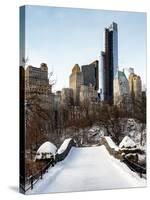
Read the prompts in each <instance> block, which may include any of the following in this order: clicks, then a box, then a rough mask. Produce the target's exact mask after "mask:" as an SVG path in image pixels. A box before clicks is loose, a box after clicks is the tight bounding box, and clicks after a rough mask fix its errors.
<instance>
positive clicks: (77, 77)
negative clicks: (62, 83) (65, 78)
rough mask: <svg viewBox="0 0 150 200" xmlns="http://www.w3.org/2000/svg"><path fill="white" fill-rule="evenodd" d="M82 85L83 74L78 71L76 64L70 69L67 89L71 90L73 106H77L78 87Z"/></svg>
mask: <svg viewBox="0 0 150 200" xmlns="http://www.w3.org/2000/svg"><path fill="white" fill-rule="evenodd" d="M81 85H83V73H82V72H81V71H80V67H79V65H78V64H75V66H74V67H73V69H72V73H71V75H70V77H69V87H70V88H72V89H73V99H74V103H75V105H78V104H79V101H80V99H79V95H80V86H81Z"/></svg>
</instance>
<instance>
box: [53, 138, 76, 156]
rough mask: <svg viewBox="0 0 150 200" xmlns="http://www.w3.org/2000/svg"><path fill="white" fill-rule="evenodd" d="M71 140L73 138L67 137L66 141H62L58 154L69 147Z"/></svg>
mask: <svg viewBox="0 0 150 200" xmlns="http://www.w3.org/2000/svg"><path fill="white" fill-rule="evenodd" d="M71 140H72V138H67V139H65V140H64V142H63V143H62V145H61V146H60V147H59V149H58V151H57V153H58V154H61V153H63V152H64V151H65V150H66V148H67V147H68V144H69V142H70V141H71Z"/></svg>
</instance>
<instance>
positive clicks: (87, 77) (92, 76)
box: [81, 60, 99, 90]
mask: <svg viewBox="0 0 150 200" xmlns="http://www.w3.org/2000/svg"><path fill="white" fill-rule="evenodd" d="M81 68H82V73H83V84H84V85H86V86H89V85H92V86H94V88H95V90H98V89H99V69H98V60H96V61H94V62H92V63H91V64H89V65H82V67H81Z"/></svg>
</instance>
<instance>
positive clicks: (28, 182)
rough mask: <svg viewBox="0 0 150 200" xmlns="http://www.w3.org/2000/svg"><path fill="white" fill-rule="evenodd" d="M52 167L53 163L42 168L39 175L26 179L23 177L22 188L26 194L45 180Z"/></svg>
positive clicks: (32, 175)
mask: <svg viewBox="0 0 150 200" xmlns="http://www.w3.org/2000/svg"><path fill="white" fill-rule="evenodd" d="M50 166H51V162H48V163H47V164H46V165H45V166H44V167H42V168H41V170H39V171H38V172H37V173H35V174H31V175H30V176H29V177H27V178H25V181H24V178H23V177H22V180H23V181H22V182H20V188H21V190H22V191H23V192H24V193H25V192H27V191H28V190H29V189H31V190H32V189H33V187H34V185H35V183H36V182H38V181H39V180H40V179H42V178H43V175H44V174H45V173H46V172H48V168H49V167H50Z"/></svg>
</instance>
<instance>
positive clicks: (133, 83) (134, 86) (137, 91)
mask: <svg viewBox="0 0 150 200" xmlns="http://www.w3.org/2000/svg"><path fill="white" fill-rule="evenodd" d="M129 89H130V93H131V97H132V100H133V101H135V100H138V101H140V100H141V97H142V81H141V77H140V76H138V75H136V74H135V73H131V74H130V75H129Z"/></svg>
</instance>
